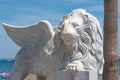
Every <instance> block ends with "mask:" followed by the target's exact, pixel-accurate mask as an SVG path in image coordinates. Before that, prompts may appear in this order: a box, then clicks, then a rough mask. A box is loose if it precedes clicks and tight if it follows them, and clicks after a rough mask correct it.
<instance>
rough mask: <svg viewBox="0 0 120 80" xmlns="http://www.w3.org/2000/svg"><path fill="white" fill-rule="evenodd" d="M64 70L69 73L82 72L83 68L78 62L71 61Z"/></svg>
mask: <svg viewBox="0 0 120 80" xmlns="http://www.w3.org/2000/svg"><path fill="white" fill-rule="evenodd" d="M66 69H67V70H69V71H81V70H84V66H83V64H82V63H81V62H80V61H73V62H71V63H68V65H67V66H66Z"/></svg>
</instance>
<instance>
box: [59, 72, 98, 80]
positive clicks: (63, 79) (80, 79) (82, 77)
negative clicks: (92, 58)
mask: <svg viewBox="0 0 120 80" xmlns="http://www.w3.org/2000/svg"><path fill="white" fill-rule="evenodd" d="M57 80H98V74H97V72H95V71H76V72H70V71H58V73H57Z"/></svg>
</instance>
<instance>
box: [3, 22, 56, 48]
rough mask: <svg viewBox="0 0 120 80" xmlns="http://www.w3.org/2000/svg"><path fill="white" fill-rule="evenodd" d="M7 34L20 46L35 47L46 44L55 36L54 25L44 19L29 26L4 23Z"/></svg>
mask: <svg viewBox="0 0 120 80" xmlns="http://www.w3.org/2000/svg"><path fill="white" fill-rule="evenodd" d="M3 26H4V28H5V30H6V32H7V34H8V35H9V36H10V37H11V39H12V40H13V41H14V42H15V43H16V44H17V45H18V46H20V47H35V46H38V45H39V46H41V47H44V45H45V44H46V43H47V42H48V40H50V38H52V37H53V36H54V30H53V27H52V25H51V24H50V23H49V22H48V21H46V20H43V21H41V22H39V23H37V24H33V25H27V26H13V25H9V24H5V23H3Z"/></svg>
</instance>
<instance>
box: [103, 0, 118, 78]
mask: <svg viewBox="0 0 120 80" xmlns="http://www.w3.org/2000/svg"><path fill="white" fill-rule="evenodd" d="M104 57H105V65H104V71H103V80H119V76H118V0H104Z"/></svg>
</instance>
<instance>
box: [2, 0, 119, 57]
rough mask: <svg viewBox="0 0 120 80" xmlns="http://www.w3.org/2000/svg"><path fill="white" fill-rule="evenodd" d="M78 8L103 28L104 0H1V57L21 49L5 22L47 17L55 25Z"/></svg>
mask: <svg viewBox="0 0 120 80" xmlns="http://www.w3.org/2000/svg"><path fill="white" fill-rule="evenodd" d="M119 4H120V1H119ZM119 7H120V5H119ZM78 8H83V9H86V11H87V12H89V13H91V14H93V15H94V16H95V17H97V19H98V20H99V21H100V24H101V27H102V28H103V19H104V14H103V13H104V12H103V11H104V8H103V0H0V58H14V57H15V55H16V53H17V52H18V51H19V49H20V47H19V46H17V45H16V44H15V43H14V42H13V41H12V40H11V39H10V37H9V36H8V35H7V34H6V32H5V30H4V29H3V27H2V23H3V22H5V23H8V24H12V25H17V26H23V25H30V24H34V23H36V22H39V21H40V20H43V19H44V20H45V19H46V20H48V21H50V22H51V24H52V25H53V26H55V25H57V24H59V23H60V20H61V18H62V16H64V15H66V14H68V13H70V12H71V11H72V10H73V9H78ZM119 20H120V9H119ZM119 27H120V22H119ZM119 32H120V29H119ZM119 35H120V33H119ZM119 42H120V39H119ZM119 46H120V43H119ZM119 52H120V48H119Z"/></svg>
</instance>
